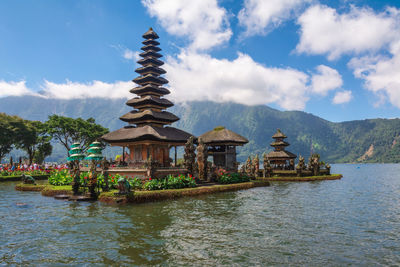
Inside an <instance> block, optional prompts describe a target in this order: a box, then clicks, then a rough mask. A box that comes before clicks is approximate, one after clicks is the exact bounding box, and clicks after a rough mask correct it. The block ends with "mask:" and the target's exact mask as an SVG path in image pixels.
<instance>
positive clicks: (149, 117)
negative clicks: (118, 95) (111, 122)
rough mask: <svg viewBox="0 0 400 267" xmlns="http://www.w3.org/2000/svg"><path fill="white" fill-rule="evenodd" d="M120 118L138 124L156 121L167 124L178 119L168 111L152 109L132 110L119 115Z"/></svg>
mask: <svg viewBox="0 0 400 267" xmlns="http://www.w3.org/2000/svg"><path fill="white" fill-rule="evenodd" d="M120 120H122V121H125V122H129V123H133V124H140V123H144V122H156V123H160V124H169V123H173V122H175V121H178V120H179V118H178V117H177V116H175V115H174V114H172V113H171V112H168V111H161V112H160V111H154V110H151V109H147V110H143V111H137V110H132V111H130V112H128V113H126V114H125V115H123V116H121V117H120Z"/></svg>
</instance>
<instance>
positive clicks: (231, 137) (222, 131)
mask: <svg viewBox="0 0 400 267" xmlns="http://www.w3.org/2000/svg"><path fill="white" fill-rule="evenodd" d="M200 138H201V139H202V140H203V142H204V143H205V144H213V145H218V144H221V145H224V144H232V143H233V144H237V145H240V146H241V145H244V144H247V143H248V142H249V140H247V139H246V138H245V137H243V136H241V135H239V134H237V133H235V132H233V131H231V130H228V129H226V128H225V127H222V126H219V127H216V128H215V129H214V130H211V131H208V132H206V133H204V134H202V135H200V136H199V139H200Z"/></svg>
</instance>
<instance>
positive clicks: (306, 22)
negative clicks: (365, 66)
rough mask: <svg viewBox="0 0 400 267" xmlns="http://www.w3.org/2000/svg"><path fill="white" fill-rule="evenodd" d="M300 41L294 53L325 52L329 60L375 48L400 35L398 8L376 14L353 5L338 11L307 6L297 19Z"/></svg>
mask: <svg viewBox="0 0 400 267" xmlns="http://www.w3.org/2000/svg"><path fill="white" fill-rule="evenodd" d="M297 22H298V24H299V25H300V42H299V44H298V45H297V47H296V50H297V52H299V53H307V54H321V55H327V57H328V59H329V60H334V59H337V58H339V57H340V56H341V55H343V54H360V53H363V52H374V51H378V50H379V49H381V48H382V47H383V46H385V45H389V44H390V43H391V42H393V41H394V40H396V39H398V38H399V36H400V11H399V10H398V9H396V8H387V9H386V10H385V11H383V12H381V13H375V12H374V11H373V10H372V9H370V8H356V7H354V6H352V7H351V8H350V11H349V12H348V13H344V14H339V13H338V12H337V11H336V10H335V9H333V8H330V7H328V6H324V5H315V6H312V7H310V8H308V9H307V10H306V11H305V12H304V13H303V14H302V15H301V16H300V17H299V18H298V21H297Z"/></svg>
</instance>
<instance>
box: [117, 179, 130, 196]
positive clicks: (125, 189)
mask: <svg viewBox="0 0 400 267" xmlns="http://www.w3.org/2000/svg"><path fill="white" fill-rule="evenodd" d="M118 189H119V192H118V194H128V193H129V192H130V191H131V184H130V183H129V181H128V180H127V179H126V178H125V177H122V176H121V178H119V179H118Z"/></svg>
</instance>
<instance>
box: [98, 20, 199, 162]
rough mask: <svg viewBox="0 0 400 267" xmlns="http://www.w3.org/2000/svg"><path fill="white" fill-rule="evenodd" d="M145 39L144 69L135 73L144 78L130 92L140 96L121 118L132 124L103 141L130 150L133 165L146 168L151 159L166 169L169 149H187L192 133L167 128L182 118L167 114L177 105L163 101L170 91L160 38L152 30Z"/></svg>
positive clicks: (139, 79)
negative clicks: (183, 147) (178, 147)
mask: <svg viewBox="0 0 400 267" xmlns="http://www.w3.org/2000/svg"><path fill="white" fill-rule="evenodd" d="M143 38H144V39H145V40H144V41H143V42H142V43H143V44H144V46H143V47H142V48H141V49H142V50H143V51H144V52H142V53H141V54H140V56H141V57H142V59H140V60H139V61H138V63H139V64H140V65H142V67H140V68H138V69H136V70H135V71H136V72H137V73H138V74H139V75H140V76H139V77H137V78H136V79H134V80H133V82H135V83H136V84H138V86H137V87H135V88H133V89H131V90H130V92H131V93H133V94H136V95H138V97H134V98H132V99H130V100H129V101H128V102H126V104H127V105H128V106H131V107H133V108H134V109H133V110H132V111H130V112H128V113H126V114H125V115H123V116H121V117H120V119H121V120H122V121H125V122H128V123H129V125H128V126H125V127H124V128H121V129H119V130H117V131H114V132H111V133H108V134H106V135H104V136H102V139H103V140H104V141H106V142H108V143H110V144H111V145H113V146H122V147H128V148H129V151H130V154H129V158H128V159H126V160H127V161H128V163H129V165H130V166H142V165H143V163H144V162H145V161H146V160H147V159H148V158H149V157H150V156H151V157H152V159H153V160H156V161H158V163H159V164H160V165H161V166H162V167H168V166H169V164H170V158H169V149H170V148H171V147H175V148H176V146H183V145H184V144H185V143H186V141H187V139H189V137H190V136H191V134H189V133H187V132H184V131H182V130H179V129H176V128H173V127H169V126H167V125H170V124H171V123H173V122H175V121H178V120H179V118H178V117H177V116H175V115H174V114H172V113H171V112H168V111H166V109H167V108H169V107H172V106H173V105H174V104H173V103H172V102H171V101H169V100H168V99H166V98H163V97H164V96H165V95H167V94H169V93H170V91H169V90H168V89H166V88H164V87H162V86H163V85H164V84H167V83H168V81H167V80H166V79H165V78H163V77H161V75H162V74H165V73H166V71H165V70H164V69H162V68H161V67H160V66H162V65H163V64H164V62H162V61H161V60H160V58H161V57H162V55H161V54H160V53H159V52H160V51H161V48H159V47H158V46H159V45H160V43H159V42H158V41H157V39H158V38H159V37H158V35H157V33H155V32H154V31H153V29H152V28H150V29H149V30H148V31H147V32H146V33H145V34H143Z"/></svg>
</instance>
